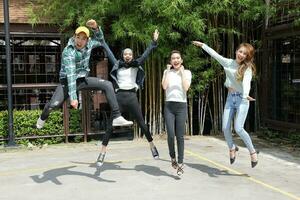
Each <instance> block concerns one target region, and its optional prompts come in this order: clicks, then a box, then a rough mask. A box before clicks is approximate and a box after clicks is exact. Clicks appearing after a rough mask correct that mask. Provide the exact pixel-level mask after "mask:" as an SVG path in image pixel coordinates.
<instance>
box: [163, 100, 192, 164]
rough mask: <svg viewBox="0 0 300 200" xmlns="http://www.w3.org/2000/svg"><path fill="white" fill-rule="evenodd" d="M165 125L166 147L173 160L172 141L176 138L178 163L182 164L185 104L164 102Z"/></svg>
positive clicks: (185, 117) (173, 149)
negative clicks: (166, 134)
mask: <svg viewBox="0 0 300 200" xmlns="http://www.w3.org/2000/svg"><path fill="white" fill-rule="evenodd" d="M164 117H165V123H166V127H167V133H168V146H169V154H170V157H171V158H175V155H176V154H175V145H174V139H175V136H176V141H177V152H178V163H183V157H184V138H183V136H184V133H185V122H186V120H187V103H184V102H173V101H166V103H165V112H164Z"/></svg>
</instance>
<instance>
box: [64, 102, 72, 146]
mask: <svg viewBox="0 0 300 200" xmlns="http://www.w3.org/2000/svg"><path fill="white" fill-rule="evenodd" d="M69 117H70V114H69V109H68V100H66V101H65V102H64V104H63V123H64V134H65V142H66V143H68V142H69V134H70V128H69Z"/></svg>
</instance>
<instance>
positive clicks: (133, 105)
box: [102, 90, 153, 146]
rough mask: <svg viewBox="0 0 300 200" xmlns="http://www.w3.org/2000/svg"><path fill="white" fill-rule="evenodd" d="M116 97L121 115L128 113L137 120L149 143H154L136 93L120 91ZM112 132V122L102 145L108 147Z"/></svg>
mask: <svg viewBox="0 0 300 200" xmlns="http://www.w3.org/2000/svg"><path fill="white" fill-rule="evenodd" d="M116 96H117V100H118V103H119V107H120V111H121V113H123V112H128V113H129V114H130V115H131V116H132V118H133V119H134V120H136V122H137V123H138V125H139V127H140V128H141V130H142V133H143V135H145V136H146V138H147V140H148V142H152V141H153V138H152V136H151V133H150V131H149V128H148V126H147V125H146V124H145V121H144V117H143V114H142V110H141V106H140V104H139V101H138V98H137V94H136V92H133V91H125V90H119V91H118V92H117V94H116ZM112 132H113V129H112V127H111V122H110V123H109V127H108V128H107V130H106V133H105V135H104V138H103V142H102V145H104V146H107V144H108V142H109V139H110V136H111V134H112Z"/></svg>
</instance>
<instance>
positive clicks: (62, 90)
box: [41, 77, 121, 120]
mask: <svg viewBox="0 0 300 200" xmlns="http://www.w3.org/2000/svg"><path fill="white" fill-rule="evenodd" d="M76 85H77V91H79V90H102V91H103V92H104V93H105V95H106V99H107V101H108V103H109V105H110V108H111V110H112V117H113V119H114V118H117V117H119V116H121V112H120V109H119V105H118V102H117V98H116V95H115V92H114V89H113V86H112V83H111V82H110V81H107V80H104V79H100V78H96V77H87V78H78V79H77V81H76ZM67 98H69V94H68V83H67V80H66V79H62V80H61V81H60V84H59V85H58V86H57V87H56V89H55V92H54V94H53V96H52V97H51V100H50V101H49V102H48V103H47V104H46V105H45V107H44V110H43V112H42V114H41V119H42V120H46V119H47V118H48V117H49V114H50V113H51V111H52V110H53V109H56V108H59V107H60V106H61V105H62V103H63V102H64V101H65V100H66V99H67Z"/></svg>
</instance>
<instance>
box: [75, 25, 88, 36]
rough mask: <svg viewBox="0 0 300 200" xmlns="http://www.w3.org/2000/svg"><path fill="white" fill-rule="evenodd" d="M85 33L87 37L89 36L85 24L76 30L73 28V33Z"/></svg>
mask: <svg viewBox="0 0 300 200" xmlns="http://www.w3.org/2000/svg"><path fill="white" fill-rule="evenodd" d="M81 32H83V33H85V34H86V36H87V37H90V31H89V29H88V28H87V27H85V26H79V27H78V28H77V29H76V30H75V34H76V35H77V34H79V33H81Z"/></svg>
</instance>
